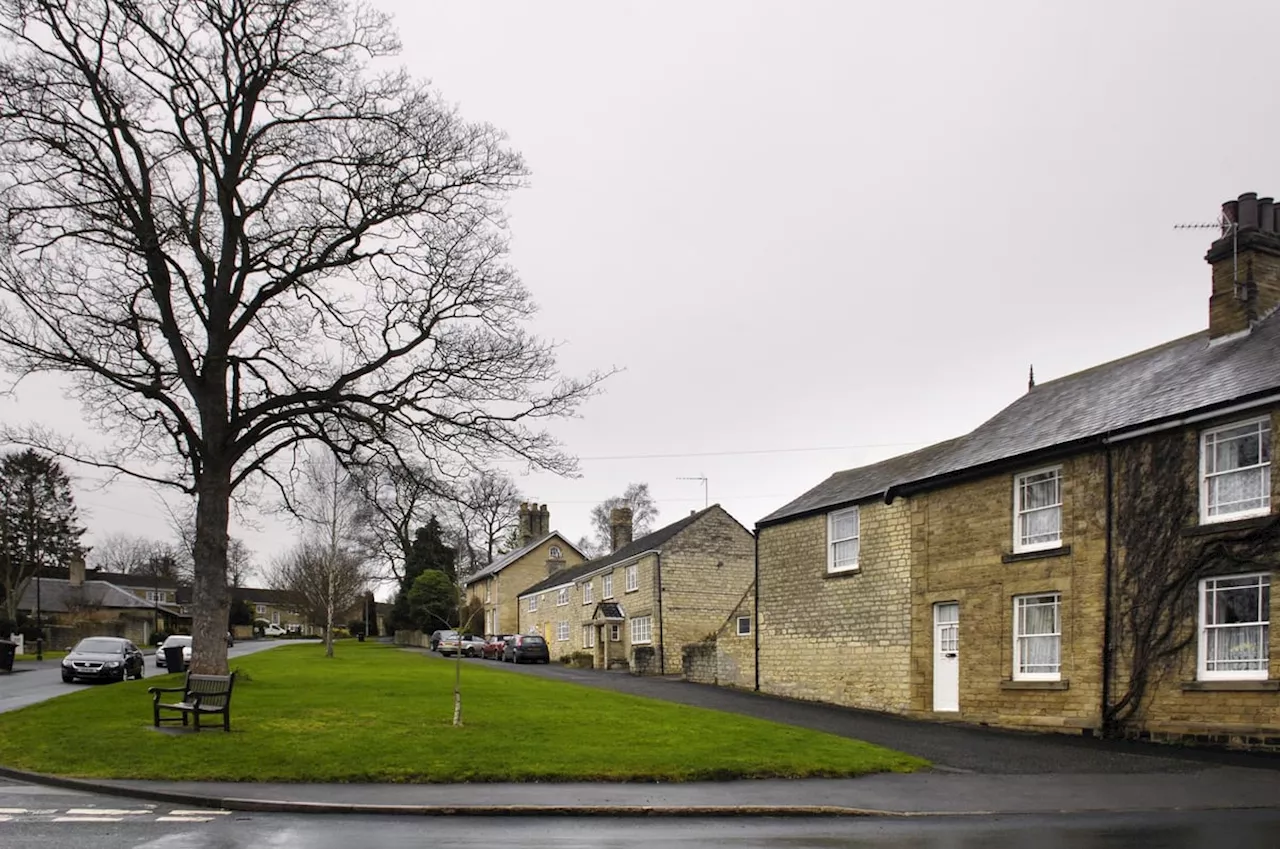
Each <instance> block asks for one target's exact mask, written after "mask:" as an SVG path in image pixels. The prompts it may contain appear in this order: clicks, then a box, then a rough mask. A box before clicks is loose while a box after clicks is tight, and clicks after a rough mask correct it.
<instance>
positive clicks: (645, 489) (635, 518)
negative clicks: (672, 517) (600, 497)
mask: <svg viewBox="0 0 1280 849" xmlns="http://www.w3.org/2000/svg"><path fill="white" fill-rule="evenodd" d="M618 507H630V508H631V527H632V536H633V537H636V538H639V537H642V536H644V535H645V534H647V533H649V532H650V531H652V530H653V522H654V520H655V519H657V518H658V505H657V504H655V503H654V501H653V496H652V495H650V494H649V484H647V483H629V484H627V488H626V489H625V490H623V492H622V495H615V496H613V497H612V498H606V499H605V500H604V501H602V502H600V503H599V504H597V505H596V506H595V507H592V508H591V528H592V529H593V530H594V531H595V532H596V544H595V545H594V546H592V550H593V551H594V552H597V553H601V554H604V553H608V552H609V551H611V550H612V549H613V533H612V531H611V530H610V527H609V517H610V515H611V514H612V513H613V511H614V510H615V509H616V508H618Z"/></svg>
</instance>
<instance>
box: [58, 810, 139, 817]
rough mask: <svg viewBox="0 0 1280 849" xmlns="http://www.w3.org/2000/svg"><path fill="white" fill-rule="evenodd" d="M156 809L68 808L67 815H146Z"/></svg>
mask: <svg viewBox="0 0 1280 849" xmlns="http://www.w3.org/2000/svg"><path fill="white" fill-rule="evenodd" d="M152 813H155V812H154V811H137V810H129V809H128V808H68V809H67V815H68V816H73V817H129V816H145V815H146V814H152Z"/></svg>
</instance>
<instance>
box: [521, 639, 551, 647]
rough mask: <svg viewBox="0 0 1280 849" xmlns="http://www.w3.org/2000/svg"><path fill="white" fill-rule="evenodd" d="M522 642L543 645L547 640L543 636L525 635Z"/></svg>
mask: <svg viewBox="0 0 1280 849" xmlns="http://www.w3.org/2000/svg"><path fill="white" fill-rule="evenodd" d="M520 642H521V643H522V644H525V643H527V644H528V645H531V646H541V645H545V644H546V642H547V641H546V640H544V639H542V638H541V637H525V638H524V639H523V640H521V641H520Z"/></svg>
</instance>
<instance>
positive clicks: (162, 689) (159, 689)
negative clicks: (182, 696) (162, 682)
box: [147, 687, 186, 695]
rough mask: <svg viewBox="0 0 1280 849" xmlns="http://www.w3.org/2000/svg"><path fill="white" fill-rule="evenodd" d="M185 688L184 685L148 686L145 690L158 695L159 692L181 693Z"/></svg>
mask: <svg viewBox="0 0 1280 849" xmlns="http://www.w3.org/2000/svg"><path fill="white" fill-rule="evenodd" d="M185 689H186V688H185V687H148V688H147V692H148V693H155V694H156V695H159V694H160V693H181V692H182V691H183V690H185Z"/></svg>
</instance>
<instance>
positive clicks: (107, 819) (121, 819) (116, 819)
mask: <svg viewBox="0 0 1280 849" xmlns="http://www.w3.org/2000/svg"><path fill="white" fill-rule="evenodd" d="M53 821H54V822H124V817H54V818H53Z"/></svg>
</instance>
